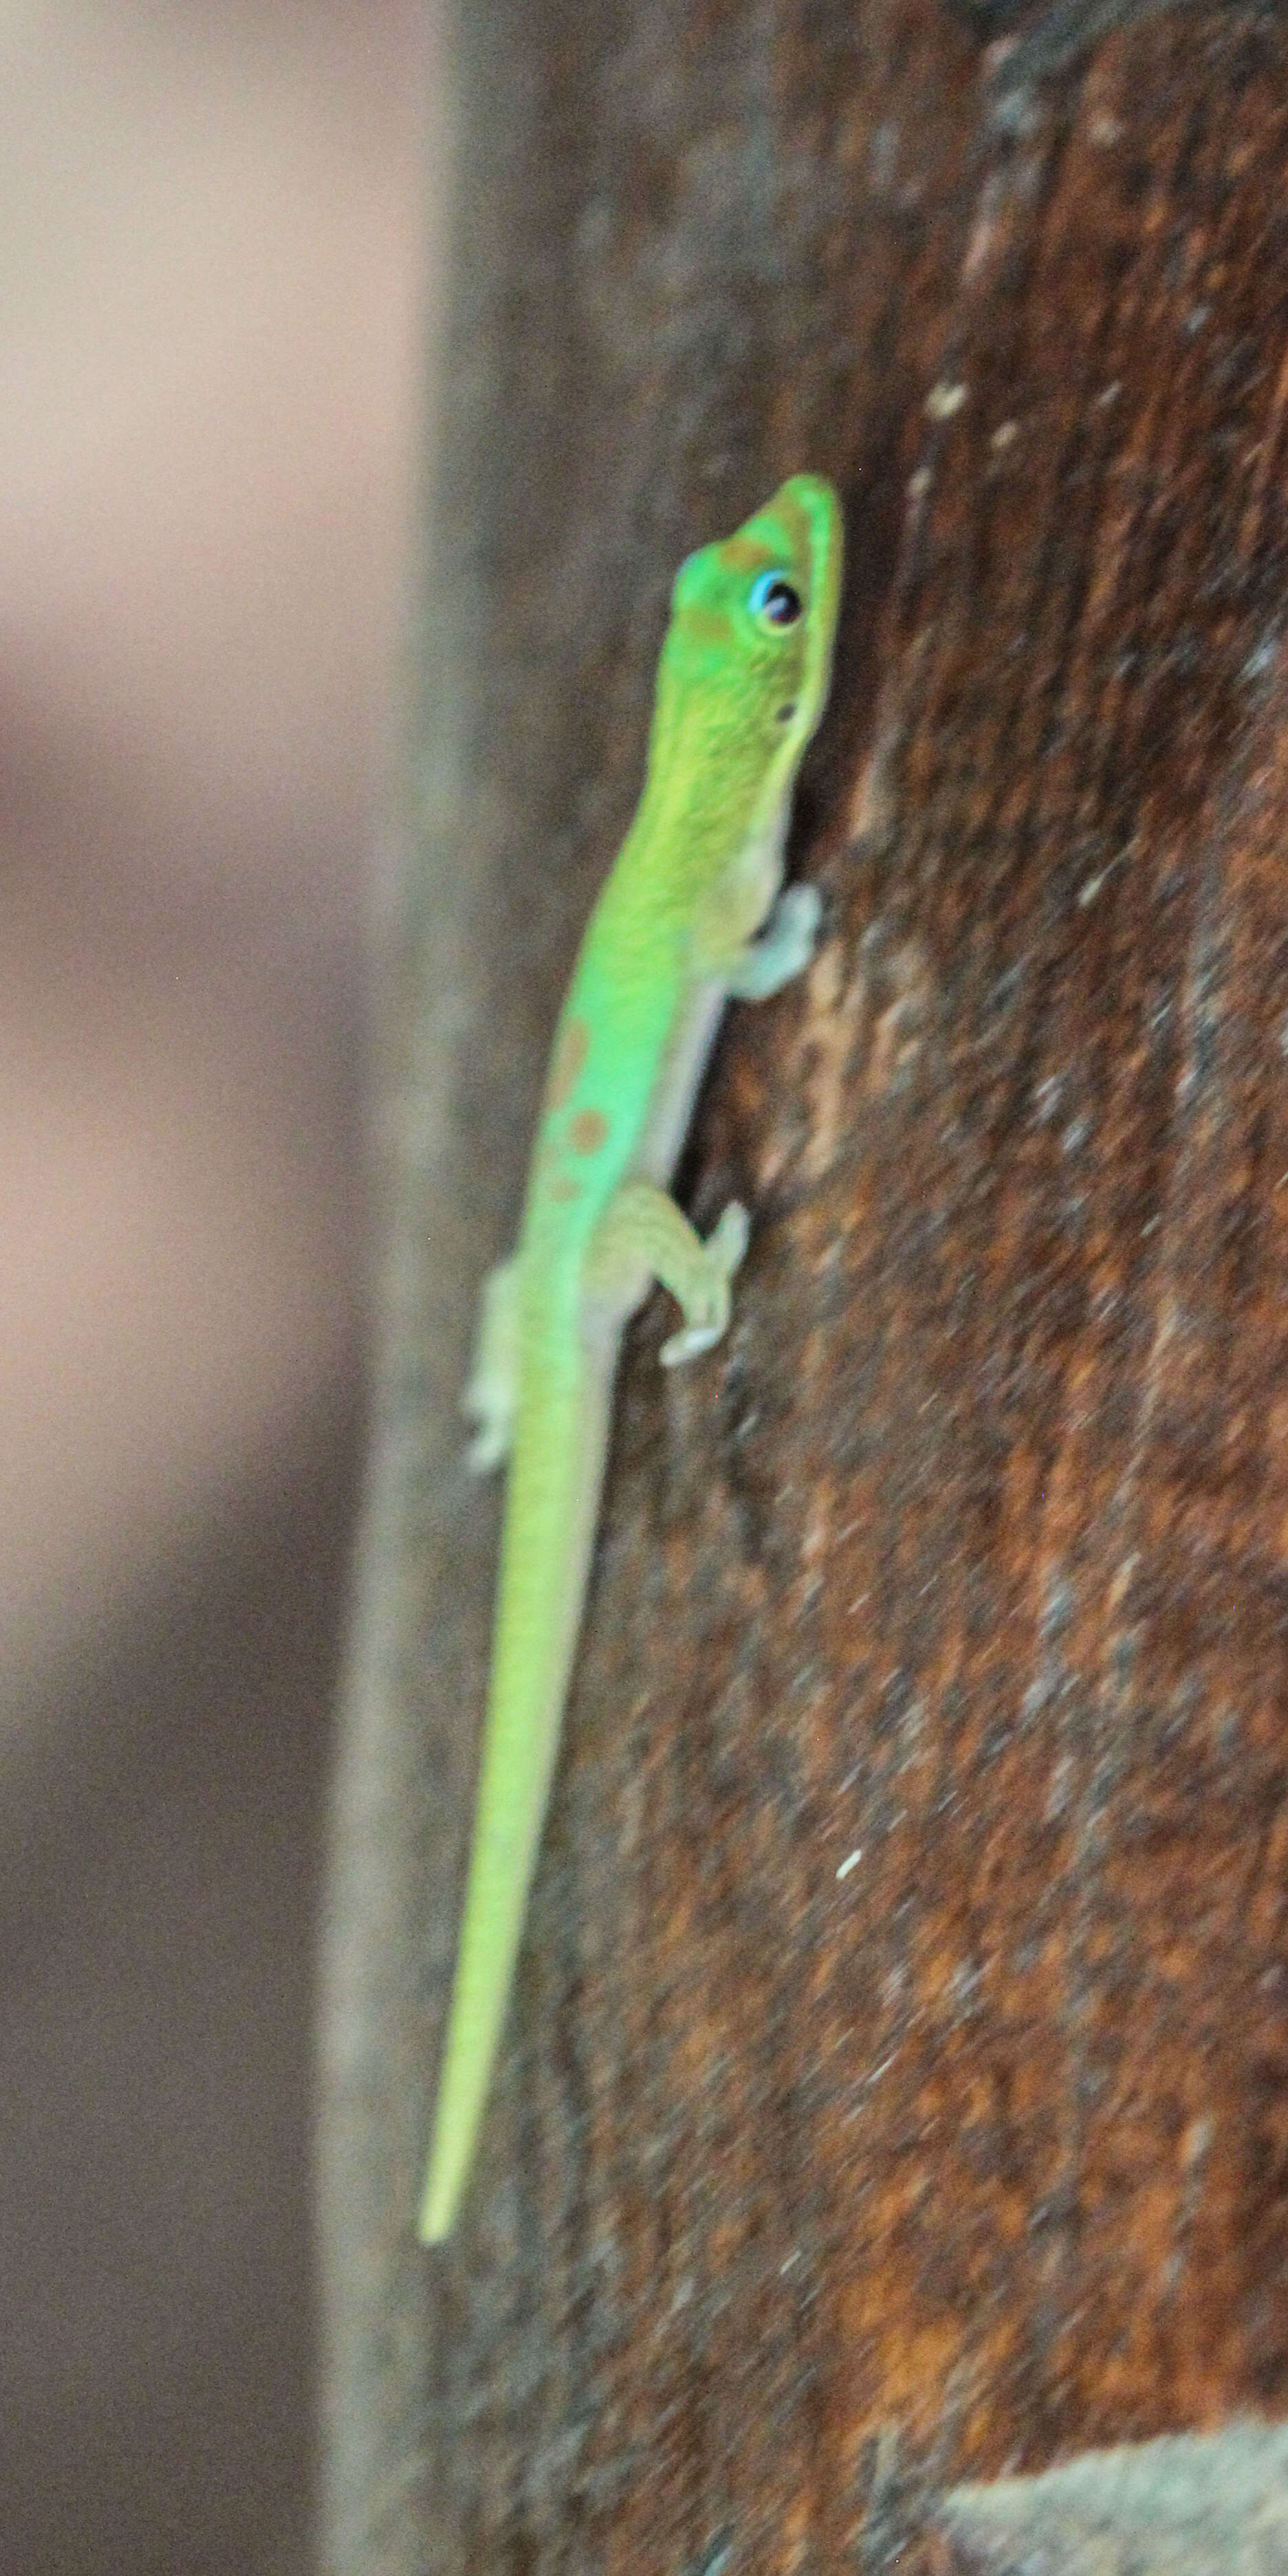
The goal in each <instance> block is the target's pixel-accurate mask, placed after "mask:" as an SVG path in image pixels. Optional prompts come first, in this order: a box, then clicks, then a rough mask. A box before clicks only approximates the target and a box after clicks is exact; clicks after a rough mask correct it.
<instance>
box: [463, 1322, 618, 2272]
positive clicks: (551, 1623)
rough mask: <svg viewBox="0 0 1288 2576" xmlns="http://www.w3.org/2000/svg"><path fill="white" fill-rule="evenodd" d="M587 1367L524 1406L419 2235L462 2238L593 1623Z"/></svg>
mask: <svg viewBox="0 0 1288 2576" xmlns="http://www.w3.org/2000/svg"><path fill="white" fill-rule="evenodd" d="M598 1380H599V1372H598V1371H596V1370H587V1369H584V1368H583V1370H581V1371H580V1372H579V1373H578V1378H577V1382H576V1384H569V1385H564V1386H562V1387H552V1386H551V1385H550V1384H549V1383H546V1384H545V1385H543V1387H542V1389H541V1393H540V1396H539V1398H538V1399H537V1400H536V1401H535V1402H534V1403H533V1404H532V1405H531V1406H529V1407H525V1408H523V1409H522V1413H521V1419H520V1424H519V1432H518V1438H517V1440H516V1443H515V1449H514V1454H513V1457H512V1460H511V1465H510V1484H509V1492H508V1494H507V1497H506V1513H505V1527H504V1532H503V1536H502V1542H501V1572H500V1581H499V1585H498V1591H497V1612H496V1628H495V1638H494V1644H493V1654H492V1672H491V1679H490V1683H489V1689H488V1707H487V1717H486V1721H485V1725H484V1732H483V1753H482V1762H481V1767H480V1774H479V1787H478V1798H477V1804H476V1810H475V1812H476V1818H477V1822H476V1826H475V1833H474V1842H473V1846H472V1849H471V1853H470V1863H469V1876H468V1879H467V1882H466V1890H465V1905H464V1911H463V1914H462V1918H461V1936H460V1947H459V1950H458V1952H457V1959H456V1973H455V1978H454V1981H453V1985H452V1999H451V2004H450V2007H449V2011H448V2020H447V2035H446V2039H445V2042H444V2048H443V2060H442V2071H441V2074H440V2077H439V2087H438V2100H437V2104H436V2108H435V2114H434V2129H433V2137H432V2140H431V2144H430V2151H429V2163H428V2168H427V2171H426V2175H425V2188H424V2193H423V2196H422V2199H421V2205H420V2214H419V2218H418V2222H417V2231H416V2232H417V2234H418V2236H419V2238H420V2240H421V2243H422V2244H424V2245H441V2244H442V2243H443V2242H444V2241H445V2239H446V2238H447V2237H448V2236H450V2235H451V2233H452V2230H453V2228H454V2226H455V2224H456V2220H457V2217H458V2215H459V2212H460V2207H461V2202H462V2199H463V2197H464V2194H465V2190H466V2187H467V2185H468V2182H469V2178H470V2173H471V2169H472V2167H473V2163H474V2158H475V2152H476V2149H477V2145H478V2139H479V2132H480V2130H481V2128H482V2125H483V2116H484V2112H485V2110H486V2107H487V2099H488V2094H489V2092H490V2089H491V2084H492V2077H493V2073H494V2070H495V2066H496V2060H497V2057H498V2054H499V2052H500V2047H501V2041H502V2038H503V2036H504V2032H505V2023H506V2018H507V2015H508V2010H509V2003H510V1994H511V1989H512V1987H513V1984H514V1976H515V1970H516V1967H517V1964H518V1958H519V1952H520V1948H521V1946H522V1940H523V1926H524V1917H525V1914H526V1912H527V1903H528V1894H529V1890H530V1888H531V1884H532V1880H533V1876H534V1874H535V1871H536V1866H537V1859H538V1855H539V1852H540V1847H541V1834H542V1828H543V1825H544V1823H545V1816H546V1808H547V1806H548V1804H549V1798H550V1784H551V1780H552V1777H553V1774H554V1768H555V1762H556V1759H557V1756H558V1750H559V1736H560V1729H561V1725H562V1719H563V1709H564V1701H565V1699H566V1697H567V1691H568V1681H569V1675H570V1673H571V1670H572V1662H573V1656H574V1654H575V1652H576V1647H577V1634H578V1630H579V1628H580V1625H581V1611H582V1603H583V1600H584V1597H585V1591H586V1583H587V1579H588V1576H589V1571H590V1558H591V1551H592V1548H593V1545H594V1533H595V1522H596V1518H597V1515H598V1508H599V1492H600V1486H601V1483H602V1480H603V1464H604V1454H605V1449H606V1446H607V1430H608V1406H609V1398H610V1392H611V1389H610V1384H609V1383H608V1382H605V1383H603V1384H600V1383H599V1382H598Z"/></svg>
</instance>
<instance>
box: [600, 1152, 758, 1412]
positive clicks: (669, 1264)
mask: <svg viewBox="0 0 1288 2576" xmlns="http://www.w3.org/2000/svg"><path fill="white" fill-rule="evenodd" d="M748 1230H749V1229H748V1221H747V1211H746V1209H745V1208H744V1207H741V1206H740V1205H739V1203H738V1201H737V1199H731V1200H730V1202H729V1205H728V1207H727V1208H726V1209H725V1211H724V1214H723V1216H722V1217H721V1218H720V1221H719V1223H718V1224H717V1225H716V1226H715V1227H714V1228H713V1229H712V1232H711V1233H710V1234H709V1235H708V1236H707V1239H706V1241H705V1243H704V1242H703V1240H702V1237H701V1235H700V1234H698V1233H697V1231H696V1230H695V1228H694V1227H693V1226H691V1225H690V1223H689V1220H688V1218H687V1216H685V1215H684V1214H683V1213H682V1212H681V1210H680V1209H679V1208H678V1207H677V1206H676V1204H675V1201H674V1199H673V1198H671V1197H669V1196H668V1194H667V1192H666V1191H665V1190H660V1189H658V1188H657V1186H656V1184H655V1183H654V1182H652V1181H642V1180H633V1181H623V1182H622V1184H621V1187H620V1189H619V1190H618V1191H617V1193H616V1195H615V1197H614V1198H613V1199H612V1201H611V1202H610V1204H609V1206H608V1207H607V1208H606V1209H605V1211H604V1214H603V1216H602V1218H601V1219H600V1223H599V1226H598V1229H597V1232H596V1235H595V1240H594V1243H593V1245H592V1247H591V1254H590V1264H589V1270H588V1276H587V1285H588V1287H589V1288H590V1290H591V1293H592V1295H593V1294H594V1293H595V1292H596V1291H597V1290H598V1291H600V1292H601V1293H603V1294H606V1295H607V1296H608V1297H609V1298H611V1299H612V1301H613V1302H614V1304H616V1305H618V1306H619V1307H621V1308H622V1309H624V1311H625V1312H627V1313H630V1312H631V1311H632V1309H633V1308H634V1307H635V1306H637V1305H639V1303H640V1302H641V1300H642V1299H643V1298H644V1296H645V1295H646V1294H647V1291H648V1285H649V1281H650V1280H651V1279H658V1280H660V1281H661V1283H662V1286H663V1287H664V1288H667V1289H669V1290H670V1293H671V1295H672V1296H673V1297H674V1299H675V1301H676V1304H677V1305H678V1307H679V1309H680V1312H681V1314H682V1315H683V1317H684V1323H683V1326H682V1328H681V1330H680V1331H679V1332H678V1333H672V1335H671V1337H670V1340H669V1341H667V1342H664V1343H663V1345H662V1352H661V1358H662V1365H663V1367H664V1368H677V1367H679V1366H680V1365H681V1364H682V1362H683V1361H685V1360H692V1359H696V1358H697V1357H698V1355H699V1353H700V1352H702V1351H709V1350H710V1349H711V1347H712V1344H713V1343H715V1342H718V1341H719V1340H720V1339H721V1336H722V1335H723V1333H724V1332H725V1330H726V1328H727V1326H728V1322H729V1282H730V1280H731V1279H732V1277H733V1274H734V1272H735V1270H736V1269H737V1268H738V1265H739V1263H740V1261H741V1260H742V1257H743V1254H744V1253H745V1251H746V1249H747V1235H748Z"/></svg>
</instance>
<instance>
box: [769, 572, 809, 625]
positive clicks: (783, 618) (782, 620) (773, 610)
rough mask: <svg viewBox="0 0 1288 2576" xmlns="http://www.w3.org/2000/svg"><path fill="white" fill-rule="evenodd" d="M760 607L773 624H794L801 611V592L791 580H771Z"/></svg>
mask: <svg viewBox="0 0 1288 2576" xmlns="http://www.w3.org/2000/svg"><path fill="white" fill-rule="evenodd" d="M760 608H761V615H762V616H764V617H767V618H768V619H769V623H770V625H771V626H794V625H795V623H796V620H797V618H798V617H799V616H800V613H801V595H800V592H799V591H798V590H793V588H792V586H791V583H790V582H789V581H771V583H770V585H769V588H768V590H767V591H766V592H765V596H764V598H763V599H762V601H761V603H760Z"/></svg>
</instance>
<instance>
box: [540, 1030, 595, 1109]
mask: <svg viewBox="0 0 1288 2576" xmlns="http://www.w3.org/2000/svg"><path fill="white" fill-rule="evenodd" d="M589 1052H590V1031H589V1029H588V1028H587V1026H586V1023H585V1021H584V1020H566V1021H565V1022H564V1025H563V1027H562V1028H561V1030H560V1032H559V1035H558V1037H557V1038H556V1040H555V1051H554V1054H553V1055H552V1057H551V1059H550V1071H549V1073H548V1074H547V1076H546V1107H547V1109H562V1107H563V1105H564V1102H565V1101H566V1100H568V1099H570V1098H571V1095H572V1092H573V1090H574V1088H575V1085H576V1082H577V1078H578V1075H579V1074H580V1072H581V1069H582V1066H583V1065H584V1063H585V1061H586V1058H587V1055H588V1054H589Z"/></svg>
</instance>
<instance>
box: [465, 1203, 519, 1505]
mask: <svg viewBox="0 0 1288 2576" xmlns="http://www.w3.org/2000/svg"><path fill="white" fill-rule="evenodd" d="M518 1379H519V1257H518V1254H517V1253H512V1254H511V1257H510V1259H509V1260H508V1261H498V1263H497V1265H496V1268H495V1269H494V1270H489V1272H488V1274H487V1277H486V1279H485V1280H484V1282H483V1294H482V1296H481V1297H480V1299H479V1319H478V1329H477V1332H476V1334H475V1339H474V1359H473V1363H472V1365H471V1368H470V1378H469V1384H468V1386H467V1387H466V1389H465V1391H464V1393H463V1395H462V1397H461V1411H462V1413H463V1414H464V1415H465V1417H466V1419H467V1421H470V1422H473V1423H476V1424H477V1426H478V1427H477V1429H476V1431H475V1433H474V1437H473V1439H472V1440H471V1442H470V1445H469V1448H468V1450H467V1451H466V1457H467V1459H468V1462H469V1465H470V1466H471V1467H472V1468H473V1470H474V1473H475V1475H476V1476H485V1475H487V1473H488V1471H489V1469H490V1468H492V1467H499V1466H501V1465H502V1463H503V1461H504V1460H505V1459H506V1458H508V1457H509V1454H510V1451H511V1449H512V1447H513V1445H514V1410H515V1401H516V1398H517V1394H518Z"/></svg>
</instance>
